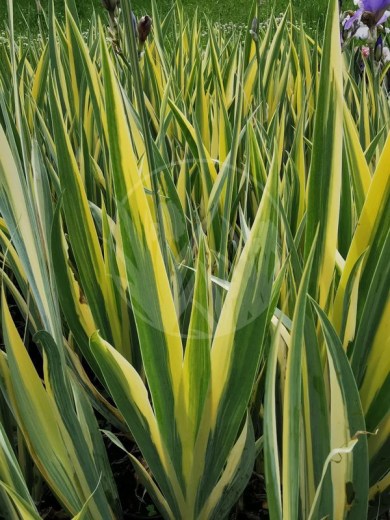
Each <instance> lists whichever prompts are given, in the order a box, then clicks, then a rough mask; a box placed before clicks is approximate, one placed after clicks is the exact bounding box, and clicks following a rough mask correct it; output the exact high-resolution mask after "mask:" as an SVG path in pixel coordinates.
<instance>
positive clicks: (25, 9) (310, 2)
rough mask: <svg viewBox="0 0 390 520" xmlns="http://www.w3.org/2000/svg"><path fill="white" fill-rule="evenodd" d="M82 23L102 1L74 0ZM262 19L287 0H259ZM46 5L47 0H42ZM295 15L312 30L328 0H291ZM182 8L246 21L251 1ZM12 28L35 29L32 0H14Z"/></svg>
mask: <svg viewBox="0 0 390 520" xmlns="http://www.w3.org/2000/svg"><path fill="white" fill-rule="evenodd" d="M76 3H77V5H78V8H79V14H80V18H81V20H82V23H83V24H85V26H86V27H87V25H88V20H89V18H90V16H91V12H92V11H93V10H94V9H95V10H97V11H98V12H102V11H103V9H102V3H101V0H89V1H88V0H87V1H85V0H76ZM259 3H260V6H261V7H260V9H261V18H262V19H266V18H267V17H268V16H269V15H270V13H271V12H272V10H273V11H274V13H276V14H278V13H280V12H282V11H284V9H286V7H287V5H288V0H274V1H271V2H270V1H268V0H260V2H259ZM6 4H7V2H6V0H0V24H1V25H0V30H2V29H4V27H5V24H6V23H7V16H6V14H7V10H6ZM41 4H42V5H43V7H46V5H47V2H46V0H41ZM54 4H55V7H56V13H57V14H60V13H63V11H64V1H63V0H54ZM292 4H293V8H294V14H295V17H296V18H297V19H300V18H301V17H302V19H303V20H304V22H305V23H306V24H307V25H308V27H309V28H311V29H313V30H314V29H316V27H317V26H319V27H320V28H321V27H322V26H323V24H324V21H325V14H326V9H327V5H328V0H317V1H314V0H293V1H292ZM132 5H133V9H134V11H135V13H136V15H137V16H142V15H143V14H145V13H150V12H151V8H150V0H133V2H132ZM171 5H172V0H158V6H159V9H160V12H162V13H165V12H167V11H168V9H169V8H170V6H171ZM183 5H184V8H185V9H187V10H188V12H189V13H193V12H194V10H195V9H196V8H198V11H199V13H200V14H201V15H203V16H205V17H206V18H208V19H209V20H210V21H212V22H220V23H227V22H234V23H239V22H246V21H247V20H248V15H249V12H250V8H251V5H252V0H190V1H185V0H184V1H183ZM14 16H15V27H16V29H17V31H18V32H19V33H26V32H27V33H28V32H30V31H32V32H34V31H36V30H37V27H38V24H37V8H36V2H35V0H14Z"/></svg>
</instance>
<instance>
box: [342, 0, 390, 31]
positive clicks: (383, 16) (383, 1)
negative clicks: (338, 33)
mask: <svg viewBox="0 0 390 520" xmlns="http://www.w3.org/2000/svg"><path fill="white" fill-rule="evenodd" d="M355 3H357V4H358V6H359V9H358V10H357V11H355V13H354V14H353V15H352V16H351V18H349V20H347V21H346V23H345V26H344V27H345V29H346V30H348V29H349V28H350V27H352V25H353V23H354V22H355V20H358V19H362V22H363V23H365V24H366V25H368V26H375V25H379V24H380V23H383V22H385V21H386V20H387V18H388V17H389V14H388V13H387V12H386V9H387V8H388V7H390V0H359V1H358V2H355ZM362 15H363V16H362Z"/></svg>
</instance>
